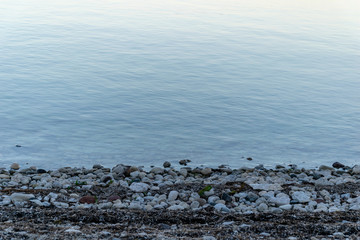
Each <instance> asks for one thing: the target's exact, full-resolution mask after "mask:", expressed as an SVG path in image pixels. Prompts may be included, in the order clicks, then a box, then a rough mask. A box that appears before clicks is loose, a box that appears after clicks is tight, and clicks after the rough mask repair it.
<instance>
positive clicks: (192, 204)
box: [190, 201, 200, 209]
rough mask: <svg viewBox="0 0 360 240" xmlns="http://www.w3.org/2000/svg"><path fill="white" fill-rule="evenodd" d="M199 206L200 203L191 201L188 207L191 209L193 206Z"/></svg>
mask: <svg viewBox="0 0 360 240" xmlns="http://www.w3.org/2000/svg"><path fill="white" fill-rule="evenodd" d="M199 206H200V203H199V202H198V201H193V202H192V203H191V204H190V207H191V208H192V209H194V208H198V207H199Z"/></svg>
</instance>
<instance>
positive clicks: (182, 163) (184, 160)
mask: <svg viewBox="0 0 360 240" xmlns="http://www.w3.org/2000/svg"><path fill="white" fill-rule="evenodd" d="M189 162H191V160H189V159H183V160H180V161H179V164H180V165H183V166H186V165H187V164H188V163H189Z"/></svg>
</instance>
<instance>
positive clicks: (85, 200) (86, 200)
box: [79, 195, 96, 204]
mask: <svg viewBox="0 0 360 240" xmlns="http://www.w3.org/2000/svg"><path fill="white" fill-rule="evenodd" d="M95 202H96V198H95V197H94V196H90V195H88V196H84V197H82V198H80V199H79V203H88V204H90V203H95Z"/></svg>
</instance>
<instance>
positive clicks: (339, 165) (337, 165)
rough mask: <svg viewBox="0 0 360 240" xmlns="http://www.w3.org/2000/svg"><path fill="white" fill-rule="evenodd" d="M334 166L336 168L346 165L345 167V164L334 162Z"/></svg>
mask: <svg viewBox="0 0 360 240" xmlns="http://www.w3.org/2000/svg"><path fill="white" fill-rule="evenodd" d="M332 166H333V168H336V169H339V168H344V167H345V165H344V164H342V163H339V162H334V163H333V165H332Z"/></svg>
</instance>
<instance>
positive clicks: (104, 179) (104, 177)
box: [100, 175, 113, 183]
mask: <svg viewBox="0 0 360 240" xmlns="http://www.w3.org/2000/svg"><path fill="white" fill-rule="evenodd" d="M112 180H113V178H112V177H111V176H109V175H104V176H102V177H101V179H100V181H101V182H103V183H107V182H109V181H112Z"/></svg>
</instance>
